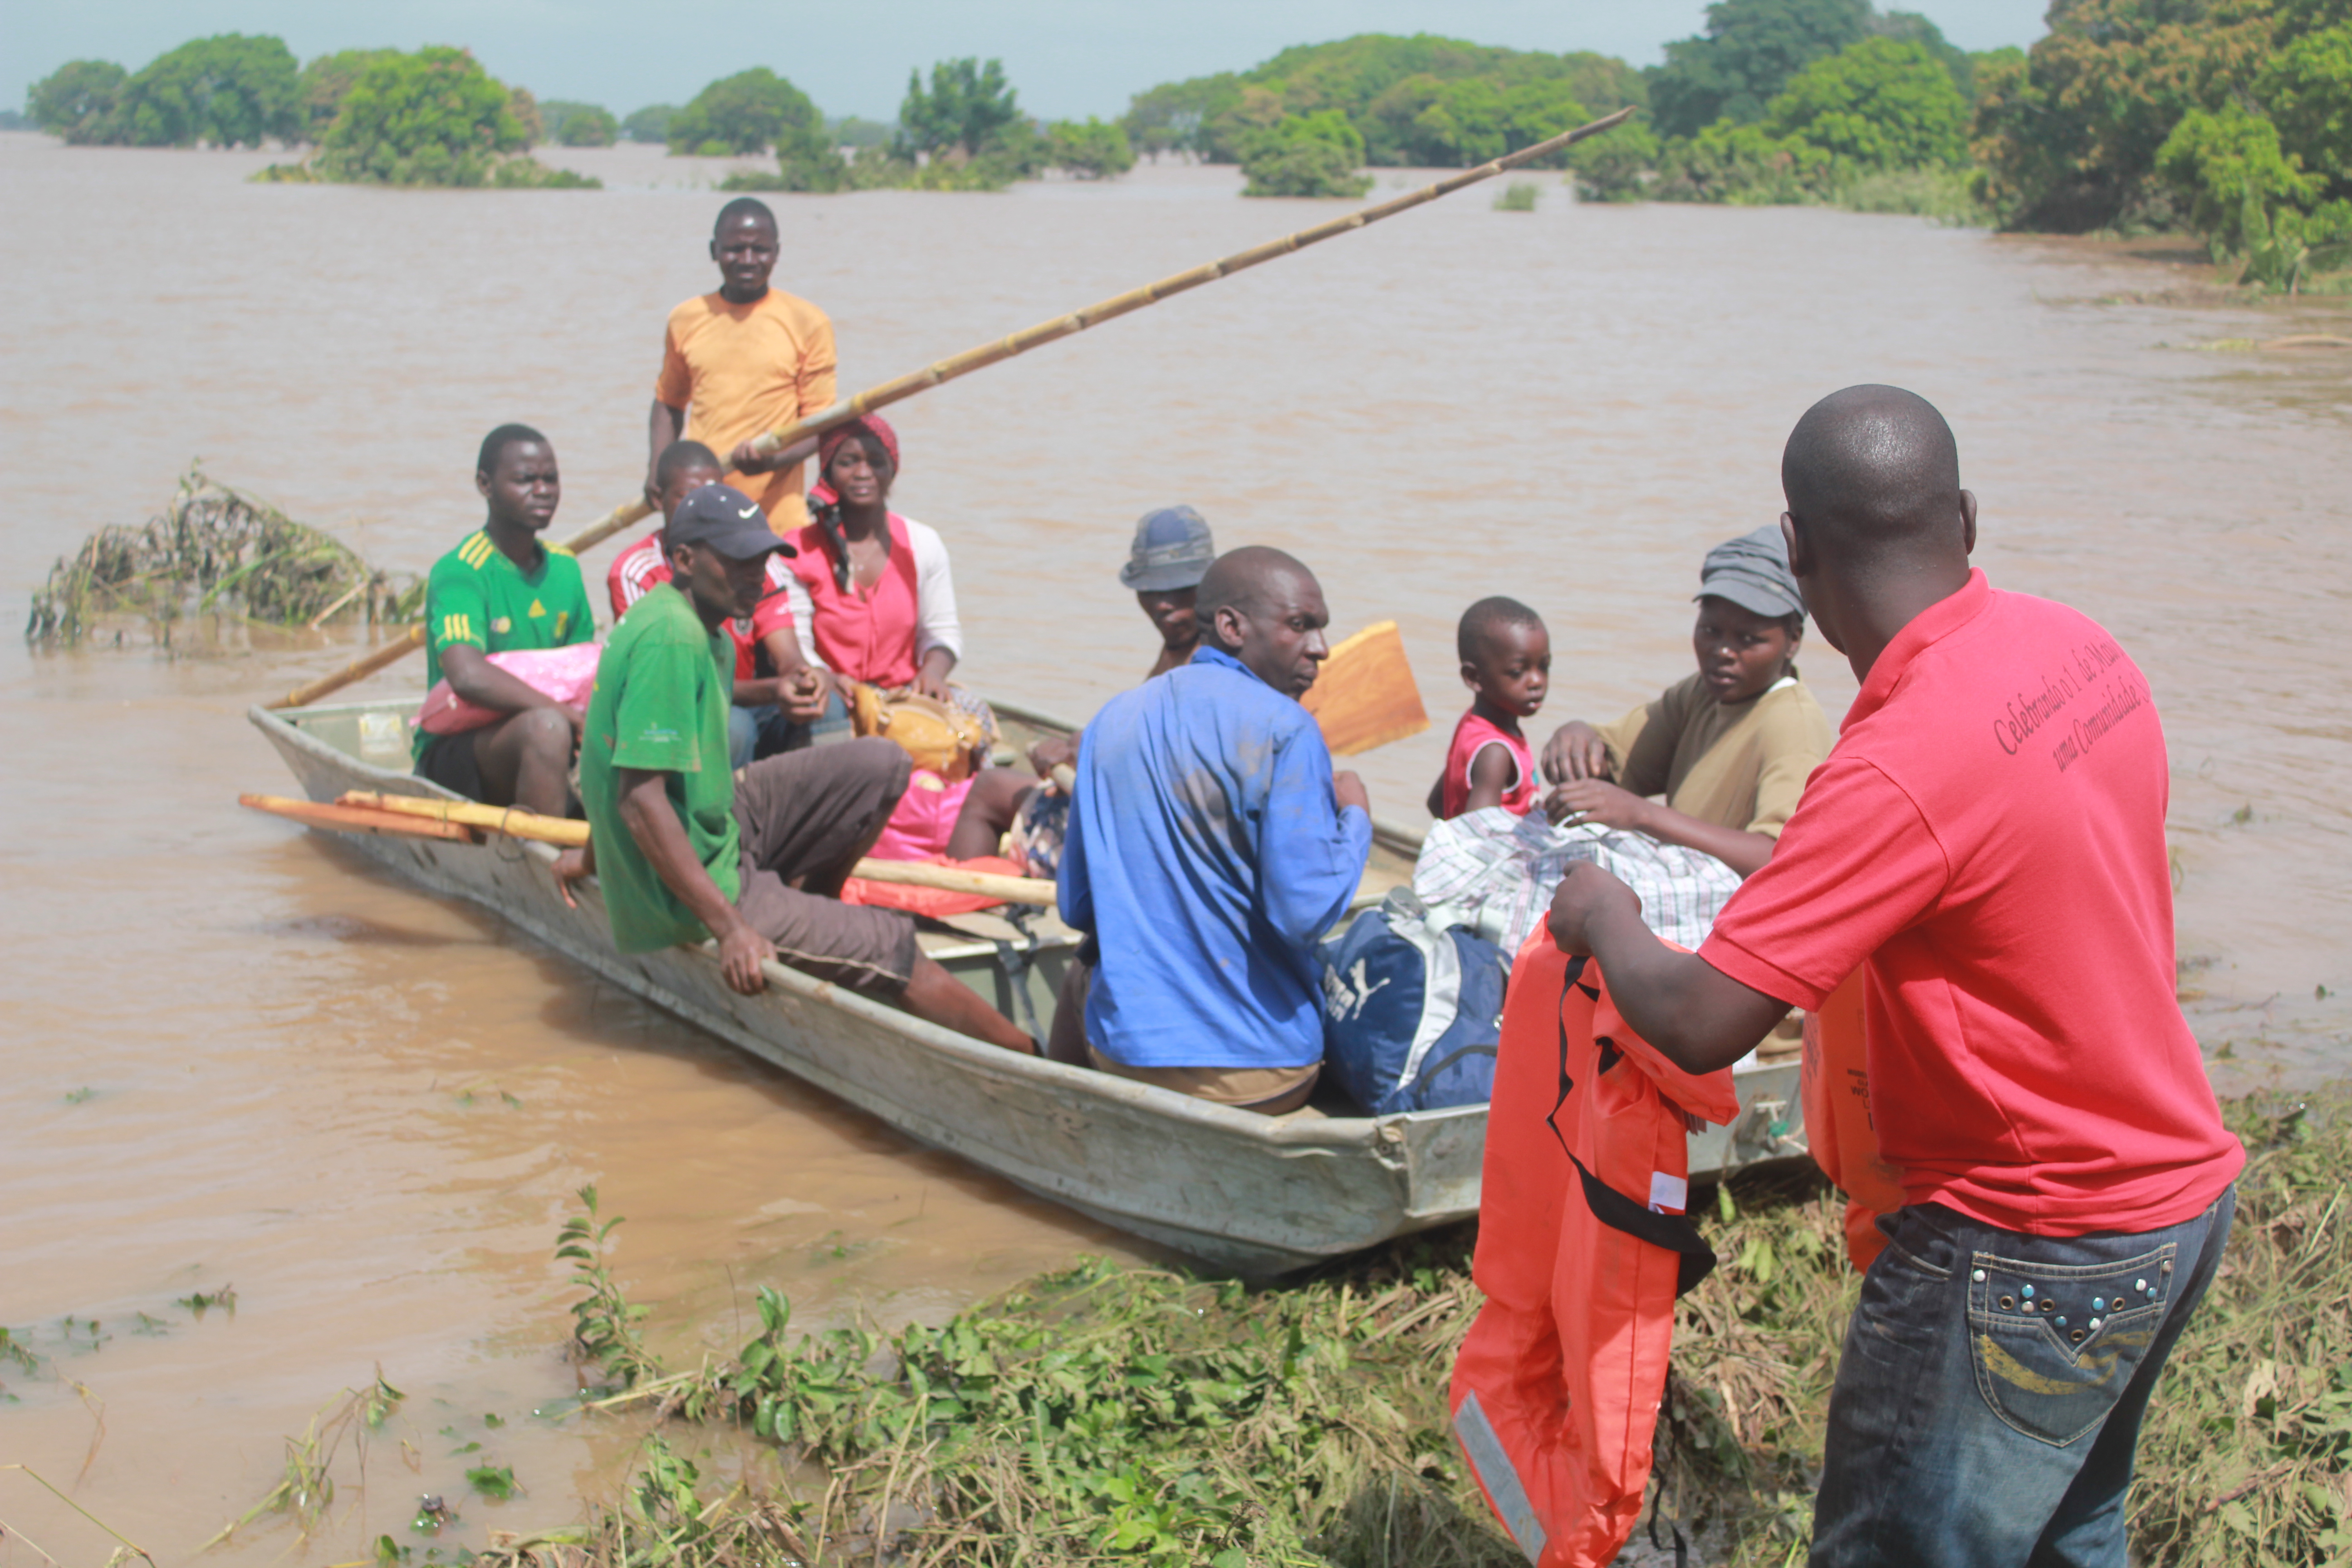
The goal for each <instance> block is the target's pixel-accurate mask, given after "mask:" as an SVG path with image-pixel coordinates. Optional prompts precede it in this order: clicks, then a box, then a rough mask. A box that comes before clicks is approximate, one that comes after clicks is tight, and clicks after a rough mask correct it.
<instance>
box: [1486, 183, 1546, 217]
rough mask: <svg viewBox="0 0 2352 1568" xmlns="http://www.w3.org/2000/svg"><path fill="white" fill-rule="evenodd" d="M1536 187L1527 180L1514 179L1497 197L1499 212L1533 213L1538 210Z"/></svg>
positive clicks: (1497, 210)
mask: <svg viewBox="0 0 2352 1568" xmlns="http://www.w3.org/2000/svg"><path fill="white" fill-rule="evenodd" d="M1536 195H1537V192H1536V187H1535V185H1534V184H1532V183H1530V182H1528V181H1527V180H1513V181H1512V182H1511V183H1510V184H1507V185H1506V186H1504V187H1503V192H1502V195H1498V196H1496V198H1495V210H1496V212H1498V213H1531V212H1533V211H1535V210H1536Z"/></svg>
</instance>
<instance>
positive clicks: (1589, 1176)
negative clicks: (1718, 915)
mask: <svg viewBox="0 0 2352 1568" xmlns="http://www.w3.org/2000/svg"><path fill="white" fill-rule="evenodd" d="M1584 964H1585V961H1584V960H1583V959H1581V958H1571V959H1570V960H1569V961H1568V984H1570V985H1575V984H1578V982H1579V981H1580V980H1581V979H1582V978H1583V975H1584ZM1580 989H1581V990H1582V991H1583V992H1584V994H1586V995H1587V996H1591V997H1595V998H1598V997H1599V995H1600V992H1599V991H1598V990H1597V989H1595V988H1594V987H1592V986H1589V985H1587V986H1580ZM1559 1003H1560V1007H1559V1010H1561V1011H1564V1010H1565V1009H1566V1008H1567V1006H1568V990H1567V987H1566V986H1563V987H1561V989H1560V993H1559ZM1554 1016H1556V1017H1557V1016H1558V1014H1557V1012H1556V1013H1555V1015H1554ZM1600 1044H1601V1054H1602V1060H1603V1062H1604V1063H1605V1064H1606V1065H1605V1066H1604V1067H1603V1069H1602V1070H1604V1071H1606V1070H1607V1068H1608V1067H1613V1066H1615V1065H1616V1063H1617V1062H1620V1061H1622V1060H1623V1059H1624V1058H1623V1057H1622V1054H1620V1053H1619V1052H1618V1050H1617V1047H1615V1046H1614V1045H1613V1044H1612V1043H1611V1042H1610V1041H1608V1040H1602V1041H1601V1042H1600ZM1575 1088H1576V1080H1575V1079H1571V1078H1570V1077H1569V1074H1568V1021H1567V1019H1565V1018H1560V1019H1559V1100H1557V1101H1556V1102H1554V1104H1553V1105H1552V1108H1551V1112H1550V1114H1549V1115H1547V1116H1546V1117H1545V1118H1544V1124H1545V1125H1546V1126H1548V1127H1549V1128H1550V1129H1551V1135H1552V1136H1553V1137H1554V1138H1557V1139H1559V1149H1560V1152H1561V1153H1563V1154H1566V1155H1567V1156H1568V1163H1570V1164H1571V1165H1574V1166H1575V1167H1576V1173H1577V1175H1578V1176H1579V1177H1580V1178H1582V1180H1581V1182H1580V1186H1581V1187H1582V1188H1583V1192H1584V1202H1585V1205H1586V1206H1587V1207H1589V1208H1590V1209H1591V1211H1592V1217H1593V1218H1595V1219H1597V1220H1599V1221H1600V1222H1601V1224H1603V1225H1605V1226H1608V1227H1609V1228H1610V1229H1612V1230H1616V1231H1622V1232H1623V1233H1624V1234H1625V1235H1627V1236H1630V1237H1633V1239H1634V1240H1636V1241H1646V1242H1648V1243H1649V1244H1650V1245H1651V1246H1652V1247H1664V1249H1665V1250H1666V1251H1668V1252H1672V1253H1675V1254H1677V1255H1678V1257H1679V1258H1680V1263H1679V1266H1678V1267H1677V1268H1676V1270H1675V1295H1676V1296H1685V1295H1687V1294H1689V1293H1690V1290H1691V1289H1692V1287H1694V1286H1696V1284H1697V1283H1698V1282H1699V1281H1700V1280H1702V1279H1706V1277H1707V1275H1708V1274H1710V1273H1712V1272H1713V1271H1714V1268H1715V1248H1714V1247H1709V1246H1708V1245H1707V1244H1706V1237H1703V1236H1701V1235H1699V1233H1698V1226H1696V1225H1694V1224H1692V1223H1691V1219H1690V1216H1689V1215H1678V1214H1659V1213H1657V1212H1655V1211H1654V1210H1653V1209H1650V1208H1648V1207H1646V1206H1644V1205H1641V1204H1637V1203H1635V1202H1634V1201H1633V1199H1632V1198H1629V1197H1627V1196H1626V1195H1625V1194H1622V1193H1621V1192H1619V1191H1618V1190H1617V1189H1616V1188H1614V1187H1612V1186H1611V1185H1610V1184H1608V1183H1606V1182H1604V1181H1602V1180H1601V1178H1600V1177H1598V1176H1596V1175H1594V1174H1593V1173H1591V1172H1590V1171H1588V1170H1586V1169H1585V1168H1584V1162H1583V1161H1581V1160H1580V1159H1578V1158H1577V1157H1576V1151H1575V1150H1574V1149H1571V1148H1570V1147H1569V1143H1568V1139H1567V1137H1566V1136H1565V1135H1563V1134H1562V1133H1561V1131H1560V1130H1559V1113H1560V1109H1561V1108H1562V1107H1563V1106H1565V1105H1567V1103H1568V1097H1569V1094H1570V1091H1571V1090H1573V1089H1575Z"/></svg>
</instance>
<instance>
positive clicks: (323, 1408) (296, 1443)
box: [197, 1367, 408, 1552]
mask: <svg viewBox="0 0 2352 1568" xmlns="http://www.w3.org/2000/svg"><path fill="white" fill-rule="evenodd" d="M407 1397H408V1396H407V1395H406V1394H403V1393H401V1391H400V1390H398V1389H396V1388H394V1387H393V1386H392V1384H389V1383H386V1382H385V1381H384V1380H383V1368H382V1367H378V1368H377V1369H376V1374H375V1381H374V1382H373V1383H371V1384H368V1385H367V1387H365V1388H362V1389H357V1390H353V1389H348V1388H347V1389H345V1390H344V1391H343V1392H342V1393H341V1394H337V1395H336V1396H335V1397H334V1398H332V1399H331V1400H329V1401H328V1402H327V1403H326V1404H325V1405H320V1407H319V1411H318V1414H316V1415H312V1416H311V1417H310V1426H309V1427H308V1428H306V1429H305V1430H304V1432H303V1434H302V1435H301V1436H299V1437H289V1438H287V1439H286V1458H285V1469H284V1473H283V1474H282V1475H281V1477H280V1478H279V1479H278V1484H277V1485H276V1486H274V1487H272V1488H270V1489H269V1490H268V1492H267V1493H265V1494H264V1495H263V1497H262V1499H261V1500H260V1501H259V1502H257V1503H255V1504H254V1505H253V1506H252V1507H251V1508H249V1509H247V1510H245V1511H244V1512H243V1513H241V1514H239V1515H237V1516H236V1518H235V1519H233V1520H231V1521H229V1522H228V1523H226V1524H225V1525H223V1526H222V1527H221V1531H220V1533H219V1534H218V1535H215V1536H214V1537H213V1538H212V1539H211V1540H210V1541H207V1542H205V1543H204V1545H202V1546H200V1547H198V1548H197V1551H198V1552H209V1551H211V1550H212V1549H213V1548H214V1547H215V1546H218V1545H220V1544H221V1543H222V1542H225V1541H227V1540H228V1539H229V1538H230V1537H231V1536H234V1535H235V1534H236V1532H237V1531H240V1530H242V1529H244V1528H245V1527H246V1526H247V1525H248V1524H251V1523H252V1522H253V1521H256V1520H257V1519H259V1518H261V1517H262V1516H263V1515H264V1514H272V1513H275V1514H283V1515H286V1516H288V1517H289V1518H291V1519H292V1520H293V1521H295V1525H296V1527H297V1528H298V1530H299V1531H300V1533H301V1534H302V1536H303V1537H304V1538H306V1539H307V1538H308V1537H309V1536H310V1533H311V1532H312V1531H315V1530H317V1529H318V1528H319V1526H320V1525H321V1524H323V1523H325V1522H326V1521H327V1518H328V1510H330V1509H331V1508H332V1507H333V1506H334V1501H335V1477H334V1463H335V1456H336V1454H337V1452H338V1451H339V1450H340V1449H341V1447H342V1446H343V1441H344V1439H345V1438H350V1439H351V1441H352V1447H354V1448H355V1449H357V1450H360V1453H361V1458H360V1469H361V1473H362V1475H364V1474H365V1473H366V1469H367V1462H366V1454H365V1449H366V1446H367V1440H368V1436H369V1434H371V1433H373V1432H374V1431H375V1430H376V1429H377V1428H379V1427H381V1426H383V1424H384V1421H385V1419H386V1418H387V1417H388V1416H390V1415H392V1413H393V1412H394V1410H397V1409H399V1408H400V1402H401V1401H402V1400H404V1399H405V1398H407Z"/></svg>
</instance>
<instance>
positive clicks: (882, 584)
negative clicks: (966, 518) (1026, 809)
mask: <svg viewBox="0 0 2352 1568" xmlns="http://www.w3.org/2000/svg"><path fill="white" fill-rule="evenodd" d="M817 473H818V476H819V477H818V481H817V484H816V487H815V488H814V489H811V490H810V491H809V497H808V506H809V515H810V516H811V517H812V518H813V519H814V521H812V522H810V523H809V525H808V526H807V527H805V528H803V529H802V530H801V531H799V532H798V533H796V534H794V535H793V544H794V545H796V546H797V547H798V548H799V550H800V554H798V555H797V556H795V557H793V559H792V560H790V561H788V562H786V563H785V564H786V565H787V566H789V567H790V568H791V569H792V573H793V583H792V588H791V593H792V595H793V619H794V621H795V622H796V624H797V625H798V626H799V627H800V629H801V639H802V641H801V650H802V652H803V654H805V655H806V656H807V658H808V661H809V663H810V664H811V665H814V666H817V667H819V668H821V669H823V670H825V671H829V672H830V673H829V675H828V676H827V677H826V679H828V680H829V681H830V682H831V683H832V685H833V686H834V688H835V690H836V691H837V692H839V693H840V695H841V696H842V697H843V700H847V695H848V694H847V693H846V692H845V691H841V688H842V687H843V686H844V685H845V684H846V683H849V682H855V681H863V682H866V684H868V685H872V686H877V687H879V688H881V689H883V690H885V691H896V690H900V689H905V688H908V687H911V688H913V689H915V690H916V691H918V692H919V693H921V694H922V695H923V696H925V697H929V698H934V699H936V700H939V701H941V702H946V703H949V704H951V705H953V706H957V707H961V708H965V709H967V710H971V709H972V708H974V707H976V706H977V699H973V698H971V697H968V696H967V695H966V694H965V693H962V692H960V691H950V689H949V688H948V672H949V671H950V670H951V669H953V668H955V666H956V660H957V659H958V658H961V656H962V653H963V626H962V623H961V622H960V621H959V620H958V619H957V618H956V603H955V583H954V580H953V579H952V578H951V577H950V575H949V574H948V547H947V545H946V544H945V543H943V542H941V541H940V536H939V533H938V531H936V530H934V529H932V528H931V527H930V526H929V525H928V524H925V523H920V522H917V521H915V520H914V519H913V518H910V517H901V516H899V515H898V513H897V512H895V511H892V510H890V508H889V497H890V483H891V481H892V480H893V479H897V478H898V432H897V431H895V430H893V429H891V428H890V426H889V423H888V421H887V420H885V419H883V418H882V417H881V416H878V415H873V414H869V415H866V416H865V417H864V418H862V419H853V420H851V421H850V422H849V423H848V424H846V425H843V426H838V427H836V428H835V429H833V430H831V431H828V432H827V433H826V434H825V437H824V440H823V441H822V442H821V443H820V444H819V445H818V447H817ZM1035 787H1036V781H1035V780H1034V779H1024V778H1022V777H1021V776H1020V775H1018V774H1014V773H1007V772H1005V771H1003V770H1002V769H997V768H987V767H983V768H982V769H981V770H980V772H979V773H975V774H973V775H972V776H971V777H970V778H966V779H961V780H959V781H958V782H956V783H954V784H949V783H947V782H946V781H945V780H942V779H940V777H939V776H938V775H937V774H933V773H928V772H927V771H926V770H924V769H920V768H918V769H917V770H916V776H915V779H914V782H913V783H912V784H910V785H909V786H908V790H907V793H906V795H903V796H902V797H900V799H899V802H898V809H897V810H896V811H894V812H893V813H892V814H891V817H890V824H889V826H887V828H885V829H884V830H883V834H882V837H881V839H880V841H879V842H877V844H876V845H875V847H874V851H873V853H874V854H875V855H876V856H877V857H878V858H882V859H885V860H911V859H922V858H929V857H934V856H940V855H946V856H948V857H950V858H955V859H959V860H969V859H971V858H975V857H979V856H985V855H991V854H993V853H994V852H995V850H996V847H997V842H998V839H999V838H1000V837H1001V836H1002V835H1003V831H1004V829H1005V828H1006V827H1007V826H1010V825H1011V824H1012V821H1013V816H1014V815H1015V814H1016V813H1017V812H1018V810H1019V809H1020V805H1021V801H1022V799H1023V797H1024V795H1027V793H1028V792H1029V791H1030V790H1031V789H1034V788H1035Z"/></svg>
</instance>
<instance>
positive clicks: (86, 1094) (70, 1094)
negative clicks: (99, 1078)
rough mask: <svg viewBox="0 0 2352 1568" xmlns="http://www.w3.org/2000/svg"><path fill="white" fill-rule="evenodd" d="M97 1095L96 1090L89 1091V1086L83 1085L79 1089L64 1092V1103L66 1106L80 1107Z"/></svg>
mask: <svg viewBox="0 0 2352 1568" xmlns="http://www.w3.org/2000/svg"><path fill="white" fill-rule="evenodd" d="M97 1095H98V1090H96V1089H91V1088H90V1087H89V1085H87V1084H85V1085H83V1086H82V1087H81V1088H79V1089H68V1090H66V1103H67V1104H68V1105H80V1104H83V1103H85V1102H87V1101H89V1100H93V1099H95V1098H97Z"/></svg>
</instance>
